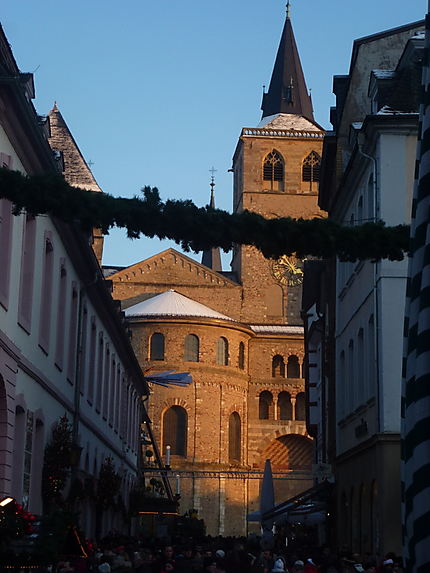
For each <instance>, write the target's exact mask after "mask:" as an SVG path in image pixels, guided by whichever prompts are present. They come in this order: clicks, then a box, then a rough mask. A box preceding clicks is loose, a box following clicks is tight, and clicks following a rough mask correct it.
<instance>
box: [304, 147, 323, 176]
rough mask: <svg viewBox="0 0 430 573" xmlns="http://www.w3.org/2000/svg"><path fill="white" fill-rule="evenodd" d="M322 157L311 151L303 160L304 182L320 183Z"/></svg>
mask: <svg viewBox="0 0 430 573" xmlns="http://www.w3.org/2000/svg"><path fill="white" fill-rule="evenodd" d="M320 168H321V157H320V156H319V155H318V153H316V151H311V152H310V153H309V155H308V156H307V157H305V159H304V160H303V165H302V180H303V181H310V182H311V183H312V182H313V181H319V180H320Z"/></svg>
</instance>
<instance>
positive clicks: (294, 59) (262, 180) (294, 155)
mask: <svg viewBox="0 0 430 573" xmlns="http://www.w3.org/2000/svg"><path fill="white" fill-rule="evenodd" d="M262 110H263V114H262V119H261V121H260V123H259V124H258V126H257V127H254V128H243V129H242V132H241V135H240V138H239V141H238V144H237V147H236V151H235V153H234V156H233V173H234V186H233V211H234V212H235V213H241V212H243V211H245V210H248V211H252V212H255V213H259V214H260V215H263V216H264V217H267V218H275V217H293V218H300V217H301V218H305V219H306V218H312V217H315V216H318V215H320V214H321V212H320V210H319V208H318V205H317V199H318V181H319V168H320V159H321V151H322V143H323V137H324V131H323V129H322V128H321V127H320V126H319V125H318V124H317V123H316V122H315V120H314V116H313V110H312V101H311V97H310V95H309V92H308V89H307V87H306V82H305V78H304V74H303V70H302V66H301V62H300V57H299V52H298V49H297V45H296V41H295V38H294V33H293V28H292V23H291V16H290V6H289V3H288V4H287V14H286V18H285V24H284V28H283V31H282V36H281V41H280V44H279V48H278V52H277V55H276V59H275V64H274V67H273V72H272V77H271V80H270V85H269V89H268V91H267V93H264V94H263V102H262ZM301 267H302V261H300V260H297V259H295V258H294V257H285V256H284V257H282V258H281V259H279V260H278V261H273V260H268V259H265V258H264V257H263V255H262V254H261V253H260V252H259V251H258V250H257V249H255V248H254V247H250V246H237V248H236V249H235V251H234V254H233V260H232V270H233V271H234V272H235V273H236V275H237V277H238V280H239V281H240V282H241V284H242V286H243V305H242V313H243V316H244V317H246V319H247V322H249V321H254V322H255V323H260V324H290V325H297V324H301V319H300V303H301V282H302V277H303V273H302V271H301Z"/></svg>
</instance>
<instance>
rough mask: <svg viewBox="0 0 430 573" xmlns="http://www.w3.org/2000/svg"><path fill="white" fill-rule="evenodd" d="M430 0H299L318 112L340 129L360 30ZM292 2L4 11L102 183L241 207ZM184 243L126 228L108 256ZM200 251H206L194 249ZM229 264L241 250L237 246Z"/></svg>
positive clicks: (101, 1)
mask: <svg viewBox="0 0 430 573" xmlns="http://www.w3.org/2000/svg"><path fill="white" fill-rule="evenodd" d="M426 8H427V2H426V0H412V1H410V0H409V1H407V2H405V0H361V1H360V2H355V1H352V0H326V1H321V0H308V1H305V0H300V1H299V0H293V1H292V20H293V28H294V32H295V36H296V40H297V44H298V47H299V52H300V56H301V59H302V65H303V68H304V72H305V76H306V81H307V84H308V88H310V89H311V90H312V98H313V103H314V109H315V118H316V120H317V121H318V122H319V123H320V124H321V125H323V126H324V127H326V128H329V127H330V124H329V121H328V117H329V108H330V106H331V105H333V104H334V98H333V96H332V93H331V89H332V77H333V75H335V74H344V73H347V72H348V66H349V60H350V55H351V48H352V42H353V40H354V39H356V38H360V37H362V36H367V35H370V34H374V33H377V32H380V31H382V30H386V29H388V28H392V27H395V26H400V25H403V24H406V23H409V22H414V21H416V20H420V19H422V18H424V15H425V13H426ZM284 14H285V1H284V0H259V1H257V0H246V1H245V0H228V1H227V0H217V1H216V2H213V1H209V0H200V1H197V0H182V1H181V2H179V1H177V0H158V1H156V2H153V1H151V2H149V1H148V0H123V1H122V2H121V3H120V2H117V1H113V0H73V1H72V2H70V1H69V2H68V1H66V0H55V1H54V0H37V1H34V0H7V1H5V2H2V5H1V7H0V20H1V23H2V25H3V28H4V30H5V33H6V35H7V37H8V40H9V42H10V44H11V46H12V50H13V52H14V55H15V58H16V60H17V62H18V65H19V67H20V69H21V70H22V71H23V72H34V76H35V83H36V100H35V106H36V109H37V111H38V113H39V114H42V115H43V114H46V113H48V112H49V110H50V109H51V108H52V105H53V102H54V101H57V104H58V106H59V109H60V111H61V112H62V114H63V116H64V118H65V120H66V122H67V124H68V126H69V128H70V129H71V131H72V133H73V135H74V137H75V139H76V141H77V143H78V145H79V147H80V149H81V151H82V153H83V155H84V157H85V159H86V160H87V161H91V162H92V163H93V165H92V170H93V173H94V175H95V177H96V179H97V181H98V183H99V185H100V186H101V188H102V189H103V190H104V191H105V192H107V193H111V194H113V195H122V196H130V197H131V196H133V195H135V194H138V193H139V190H140V189H141V188H142V187H143V186H144V185H151V186H156V187H158V189H159V190H160V193H161V196H162V198H163V199H167V198H189V199H192V200H193V201H194V202H195V203H196V204H198V205H205V204H206V203H207V202H208V200H209V189H210V188H209V183H210V173H209V169H210V168H211V167H212V166H214V168H215V169H217V172H216V174H215V177H216V188H215V191H216V204H217V206H218V207H220V208H223V209H226V210H230V208H231V196H232V178H231V174H230V173H228V169H229V168H230V167H231V158H232V155H233V152H234V149H235V146H236V143H237V139H238V136H239V134H240V131H241V128H242V127H253V126H255V125H257V124H258V122H259V120H260V116H261V111H260V104H261V95H262V85H263V84H266V85H268V83H269V80H270V75H271V72H272V67H273V62H274V58H275V55H276V50H277V48H278V43H279V39H280V34H281V31H282V27H283V23H284ZM168 246H174V244H173V243H170V242H160V241H158V240H157V239H152V240H150V239H147V238H145V237H143V238H142V239H140V240H135V241H130V240H129V239H127V238H126V236H125V232H124V231H119V230H113V231H112V232H111V233H110V235H109V236H108V237H107V238H106V241H105V254H104V263H105V264H113V265H128V264H132V263H135V262H138V261H139V260H142V259H144V258H146V257H148V256H151V255H153V254H155V253H157V252H159V251H160V250H162V249H164V248H167V247H168ZM175 248H178V247H176V246H175ZM191 256H195V257H196V258H200V256H199V255H193V254H192V255H191ZM223 261H224V267H225V268H228V262H229V256H224V258H223Z"/></svg>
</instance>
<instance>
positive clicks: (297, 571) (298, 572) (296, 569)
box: [292, 559, 305, 573]
mask: <svg viewBox="0 0 430 573" xmlns="http://www.w3.org/2000/svg"><path fill="white" fill-rule="evenodd" d="M304 569H305V562H304V561H302V560H301V559H296V560H295V561H294V565H293V569H292V573H303V571H304Z"/></svg>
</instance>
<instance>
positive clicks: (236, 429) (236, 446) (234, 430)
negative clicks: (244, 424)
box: [228, 412, 242, 462]
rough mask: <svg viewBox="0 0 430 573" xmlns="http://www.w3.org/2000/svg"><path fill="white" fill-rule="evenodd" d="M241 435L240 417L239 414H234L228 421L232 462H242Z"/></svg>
mask: <svg viewBox="0 0 430 573" xmlns="http://www.w3.org/2000/svg"><path fill="white" fill-rule="evenodd" d="M241 434H242V432H241V426H240V416H239V414H238V413H237V412H233V413H232V414H230V418H229V420H228V460H229V461H230V462H240V442H241Z"/></svg>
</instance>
